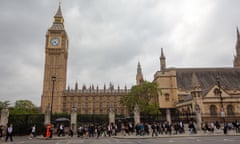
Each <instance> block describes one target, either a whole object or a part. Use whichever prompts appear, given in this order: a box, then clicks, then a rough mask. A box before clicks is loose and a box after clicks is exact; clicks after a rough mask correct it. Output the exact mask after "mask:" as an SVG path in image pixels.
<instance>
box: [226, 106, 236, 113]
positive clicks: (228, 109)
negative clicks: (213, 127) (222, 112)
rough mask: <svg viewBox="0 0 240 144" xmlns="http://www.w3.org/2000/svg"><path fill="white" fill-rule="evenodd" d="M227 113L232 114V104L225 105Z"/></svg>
mask: <svg viewBox="0 0 240 144" xmlns="http://www.w3.org/2000/svg"><path fill="white" fill-rule="evenodd" d="M227 114H228V115H234V107H233V106H232V105H228V106H227Z"/></svg>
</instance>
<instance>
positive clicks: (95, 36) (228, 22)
mask: <svg viewBox="0 0 240 144" xmlns="http://www.w3.org/2000/svg"><path fill="white" fill-rule="evenodd" d="M58 4H59V2H58V0H21V1H20V0H1V4H0V68H1V71H0V101H4V100H10V101H11V103H12V104H14V102H15V101H16V100H19V99H28V100H31V101H33V102H34V103H35V104H36V105H37V106H40V99H41V93H42V85H43V72H44V69H43V68H44V58H45V35H46V32H47V29H48V28H49V27H50V26H51V25H52V22H53V16H54V15H55V13H56V11H57V8H58ZM239 6H240V1H239V0H230V1H229V0H62V1H61V7H62V13H63V16H64V19H65V29H66V31H67V32H68V36H69V41H70V45H69V59H68V74H67V75H68V77H67V84H68V85H69V86H70V87H72V88H74V83H75V82H78V83H79V86H80V87H81V86H82V85H83V84H86V85H87V86H90V85H91V84H94V85H95V86H96V85H99V87H100V88H102V87H103V85H104V84H106V85H109V83H110V82H111V83H113V84H114V85H115V87H117V86H118V85H119V86H120V87H121V88H123V87H124V86H125V85H127V87H128V88H130V87H131V86H132V85H134V84H135V76H136V68H137V63H138V61H139V62H140V63H141V66H142V71H143V74H144V78H145V79H146V80H148V81H152V80H153V75H154V73H155V72H156V71H158V70H159V69H160V64H159V56H160V51H161V48H164V53H165V56H166V58H167V67H232V61H233V55H235V42H236V27H237V26H240V10H239Z"/></svg>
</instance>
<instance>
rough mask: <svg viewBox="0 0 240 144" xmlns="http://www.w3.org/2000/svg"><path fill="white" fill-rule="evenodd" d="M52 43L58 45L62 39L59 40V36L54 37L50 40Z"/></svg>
mask: <svg viewBox="0 0 240 144" xmlns="http://www.w3.org/2000/svg"><path fill="white" fill-rule="evenodd" d="M50 43H51V45H52V46H58V45H59V43H60V40H59V38H58V37H54V38H52V39H51V40H50Z"/></svg>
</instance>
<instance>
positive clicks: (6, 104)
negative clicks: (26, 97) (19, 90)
mask: <svg viewBox="0 0 240 144" xmlns="http://www.w3.org/2000/svg"><path fill="white" fill-rule="evenodd" d="M9 105H10V101H9V100H7V101H0V109H2V108H3V107H4V106H9Z"/></svg>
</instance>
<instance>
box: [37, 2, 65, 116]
mask: <svg viewBox="0 0 240 144" xmlns="http://www.w3.org/2000/svg"><path fill="white" fill-rule="evenodd" d="M67 59H68V36H67V33H66V31H65V29H64V19H63V16H62V11H61V6H60V4H59V7H58V10H57V13H56V14H55V16H54V21H53V24H52V26H51V27H50V28H49V29H48V31H47V34H46V42H45V66H44V67H45V69H44V79H43V91H42V97H41V111H42V112H45V111H46V109H47V108H48V107H49V108H50V107H51V108H52V112H53V113H54V112H61V111H62V103H63V102H62V95H63V91H64V90H65V88H66V77H67Z"/></svg>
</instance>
